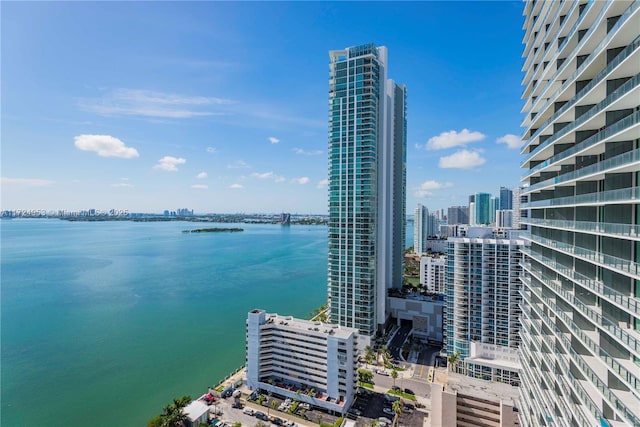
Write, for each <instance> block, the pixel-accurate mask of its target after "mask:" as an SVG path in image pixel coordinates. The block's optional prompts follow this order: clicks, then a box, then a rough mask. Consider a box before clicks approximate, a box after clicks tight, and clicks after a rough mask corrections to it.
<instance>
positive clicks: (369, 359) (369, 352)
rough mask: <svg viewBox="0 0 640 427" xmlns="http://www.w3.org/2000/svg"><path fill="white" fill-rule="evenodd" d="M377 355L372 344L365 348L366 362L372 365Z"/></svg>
mask: <svg viewBox="0 0 640 427" xmlns="http://www.w3.org/2000/svg"><path fill="white" fill-rule="evenodd" d="M375 357H376V355H375V352H374V351H373V349H372V348H371V346H370V345H368V346H366V347H365V348H364V362H365V363H366V364H367V365H371V364H372V363H373V361H374V359H375Z"/></svg>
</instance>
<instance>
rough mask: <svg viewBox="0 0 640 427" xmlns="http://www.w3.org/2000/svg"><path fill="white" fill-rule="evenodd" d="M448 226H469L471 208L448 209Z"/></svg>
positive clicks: (452, 207) (456, 207)
mask: <svg viewBox="0 0 640 427" xmlns="http://www.w3.org/2000/svg"><path fill="white" fill-rule="evenodd" d="M447 224H448V225H456V224H469V207H468V206H451V207H450V208H449V209H447Z"/></svg>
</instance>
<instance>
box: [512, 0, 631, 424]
mask: <svg viewBox="0 0 640 427" xmlns="http://www.w3.org/2000/svg"><path fill="white" fill-rule="evenodd" d="M524 8H525V13H524V14H525V24H524V29H525V36H524V45H525V48H524V55H523V56H524V58H525V59H524V62H525V65H524V67H523V70H524V73H525V76H524V79H523V87H524V94H523V98H524V100H525V106H524V108H523V112H525V113H526V115H525V119H524V122H523V127H524V129H525V134H524V138H523V139H524V140H525V145H524V147H523V150H522V154H523V163H522V167H523V168H524V169H525V173H524V176H523V178H522V181H523V183H524V184H525V186H524V188H522V189H521V194H522V195H523V196H526V197H525V201H524V202H523V203H522V204H521V205H520V208H522V209H525V210H526V212H527V214H526V215H523V217H522V218H520V222H521V224H523V225H526V226H528V228H529V230H530V234H529V235H528V237H527V239H528V240H530V242H531V246H530V248H528V249H526V250H523V253H524V255H525V258H524V261H523V263H522V267H523V271H522V277H521V280H522V283H523V290H522V298H523V303H522V311H523V313H522V318H521V322H522V330H521V339H522V345H521V347H520V349H521V362H522V371H521V380H522V387H521V404H522V409H521V411H520V420H521V423H522V425H524V426H551V425H553V426H556V425H567V426H587V425H589V426H596V425H598V426H623V425H633V426H637V425H640V415H639V414H640V332H639V328H640V320H639V319H640V287H639V283H640V264H639V263H638V262H639V260H640V256H639V250H640V236H639V235H638V233H637V231H638V229H639V227H638V219H639V217H640V212H639V210H638V201H639V200H640V199H639V198H638V197H637V196H638V191H637V190H638V178H639V176H638V175H639V173H640V157H639V155H638V153H640V147H639V143H640V126H639V124H638V117H640V116H639V114H640V112H639V110H640V74H639V71H640V68H639V65H638V64H640V49H638V48H639V46H640V2H639V1H637V0H636V1H611V0H607V1H579V2H578V1H576V2H543V1H535V0H533V1H526V3H525V6H524Z"/></svg>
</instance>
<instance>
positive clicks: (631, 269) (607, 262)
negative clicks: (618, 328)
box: [525, 235, 640, 278]
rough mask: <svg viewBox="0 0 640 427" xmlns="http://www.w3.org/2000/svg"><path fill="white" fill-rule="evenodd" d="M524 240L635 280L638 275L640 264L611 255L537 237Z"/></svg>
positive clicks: (527, 237)
mask: <svg viewBox="0 0 640 427" xmlns="http://www.w3.org/2000/svg"><path fill="white" fill-rule="evenodd" d="M525 238H526V239H529V240H531V241H532V242H536V243H539V244H541V245H543V246H546V247H548V248H551V249H554V250H557V251H559V252H562V253H565V254H567V255H571V256H573V257H575V258H579V259H581V260H583V261H587V262H589V263H592V264H594V263H595V264H598V265H600V266H602V267H605V268H608V269H609V270H612V271H615V272H617V273H621V274H623V275H626V276H629V277H631V278H637V277H638V276H639V275H640V264H638V263H636V262H634V261H631V260H628V259H624V258H618V257H615V256H612V255H606V254H603V253H600V252H597V251H593V250H590V249H585V248H581V247H579V246H574V245H570V244H568V243H564V242H559V241H557V240H551V239H545V238H544V237H539V236H533V235H531V236H526V237H525Z"/></svg>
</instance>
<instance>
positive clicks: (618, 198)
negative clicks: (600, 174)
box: [521, 187, 640, 221]
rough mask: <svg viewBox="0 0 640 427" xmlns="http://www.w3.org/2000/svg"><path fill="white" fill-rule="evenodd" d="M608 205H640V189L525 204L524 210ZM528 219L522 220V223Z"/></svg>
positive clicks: (580, 195) (634, 188)
mask: <svg viewBox="0 0 640 427" xmlns="http://www.w3.org/2000/svg"><path fill="white" fill-rule="evenodd" d="M608 203H640V187H629V188H621V189H617V190H608V191H601V192H598V193H587V194H579V195H577V196H568V197H558V198H554V199H545V200H536V201H534V202H529V203H523V204H522V205H521V206H522V209H536V208H545V207H552V206H553V207H559V206H579V205H604V204H608ZM525 219H526V218H521V221H523V220H525Z"/></svg>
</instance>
